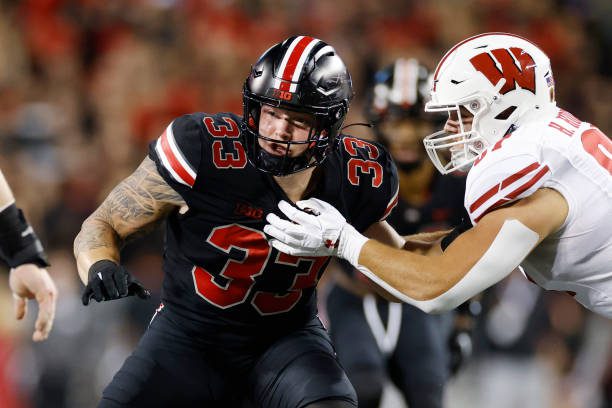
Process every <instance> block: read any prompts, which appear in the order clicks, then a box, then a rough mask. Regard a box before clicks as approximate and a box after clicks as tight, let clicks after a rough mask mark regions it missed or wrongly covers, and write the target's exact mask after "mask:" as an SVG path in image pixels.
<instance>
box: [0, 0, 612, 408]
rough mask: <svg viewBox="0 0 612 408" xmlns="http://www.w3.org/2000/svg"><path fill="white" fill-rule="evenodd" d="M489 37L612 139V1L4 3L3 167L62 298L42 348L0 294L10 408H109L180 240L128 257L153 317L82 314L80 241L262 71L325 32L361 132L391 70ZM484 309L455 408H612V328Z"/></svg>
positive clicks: (510, 298) (529, 297)
mask: <svg viewBox="0 0 612 408" xmlns="http://www.w3.org/2000/svg"><path fill="white" fill-rule="evenodd" d="M485 31H507V32H512V33H515V34H520V35H523V36H526V37H527V38H529V39H531V40H532V41H534V42H535V43H537V44H538V45H540V46H541V48H543V50H544V51H545V52H547V53H548V55H549V56H550V58H551V60H552V64H553V70H554V73H555V79H556V83H557V100H558V102H559V105H561V106H562V107H564V108H565V109H567V110H569V111H570V112H572V113H574V114H575V115H576V116H577V117H579V118H581V119H582V120H585V121H589V122H592V123H594V124H596V125H597V126H598V127H599V128H600V129H601V130H602V131H603V132H604V133H606V134H608V135H612V120H611V117H612V81H611V78H610V76H611V73H612V60H611V55H612V53H611V52H610V50H611V49H612V3H611V2H610V1H609V0H538V1H532V0H516V1H511V0H499V1H485V0H467V1H459V0H443V1H442V0H440V1H425V0H423V1H419V0H413V1H410V0H334V1H324V0H293V1H288V0H285V1H282V0H0V146H1V147H0V168H1V169H2V171H3V172H4V173H5V175H6V177H7V179H8V180H9V183H10V184H11V186H12V188H13V190H14V193H15V196H16V197H17V202H18V204H19V206H20V207H22V208H23V209H24V210H25V213H26V215H27V216H28V218H29V220H30V222H31V223H32V224H33V225H34V227H35V229H36V230H37V232H38V234H39V235H40V236H41V238H42V241H43V243H44V244H45V246H46V248H47V250H48V252H49V255H50V260H51V263H52V267H51V268H50V273H51V274H52V275H53V277H54V278H55V280H56V282H57V285H58V289H59V293H60V297H59V302H58V310H57V316H56V323H55V327H54V331H53V332H52V334H51V336H50V339H49V340H48V341H46V342H44V343H42V344H33V343H32V342H31V340H30V337H31V331H32V325H33V322H32V320H30V321H29V322H27V323H23V322H16V321H14V318H13V315H12V304H11V297H10V293H9V292H8V288H7V281H8V279H0V310H2V311H3V312H2V314H0V407H4V408H28V407H75V408H76V407H78V408H82V407H92V406H94V405H95V401H96V398H97V396H98V395H99V394H100V392H101V389H102V388H103V387H104V386H105V385H106V384H107V383H108V381H109V380H110V378H111V376H112V374H113V373H114V372H115V371H116V370H117V369H118V367H119V366H120V364H121V363H122V362H123V360H124V358H125V357H126V356H127V354H128V353H129V352H130V351H131V349H132V348H133V346H134V344H135V342H136V341H137V339H138V338H139V336H140V335H141V333H142V332H143V330H144V329H145V327H146V325H147V323H148V321H149V319H150V318H151V315H152V313H153V311H154V309H155V307H156V305H157V303H158V302H159V288H160V283H161V280H162V273H161V246H162V234H161V233H160V232H159V231H158V232H156V233H154V234H153V235H151V236H149V237H146V238H145V239H141V240H139V241H136V242H134V243H132V244H129V245H128V246H127V247H126V248H125V250H124V253H123V261H124V263H125V264H126V265H127V267H128V268H129V269H130V270H131V271H132V272H133V273H135V274H136V275H137V276H138V278H139V279H140V280H141V281H143V282H144V284H145V286H147V287H149V288H151V289H152V290H153V292H154V293H155V296H154V297H153V299H151V300H150V301H147V302H145V301H139V300H134V299H126V300H121V301H115V302H109V303H104V304H93V305H90V306H88V307H84V306H82V305H81V301H80V293H81V290H82V285H81V283H80V281H79V280H78V278H77V272H76V269H75V264H74V260H73V257H72V242H73V239H74V237H75V235H76V234H77V232H78V230H79V228H80V224H81V222H82V221H83V220H84V219H85V217H87V216H88V215H89V214H90V213H91V212H92V211H93V210H94V209H95V208H96V206H97V205H98V204H99V202H100V201H101V200H102V199H103V198H104V197H105V195H106V194H107V193H108V191H109V189H110V188H111V187H112V186H113V185H114V184H116V183H117V182H118V181H119V180H120V179H121V178H123V177H125V176H126V175H128V174H129V173H130V172H131V171H132V170H133V169H134V168H135V167H136V166H137V165H138V163H139V162H140V161H141V160H142V159H143V158H144V156H145V155H146V153H147V144H148V142H149V141H151V140H153V139H154V138H156V137H157V136H158V135H159V134H161V132H162V131H163V129H164V128H165V126H166V125H167V124H168V123H169V122H170V121H171V120H172V119H173V118H174V117H176V116H178V115H180V114H183V113H188V112H192V111H205V112H217V111H233V112H236V113H241V112H242V110H241V109H242V99H241V87H242V82H243V80H244V78H245V77H246V75H247V74H248V72H249V68H250V65H251V64H252V63H253V62H254V61H255V59H256V58H257V57H258V56H259V55H260V54H261V53H262V52H263V51H265V50H266V49H267V48H268V47H270V46H271V45H272V44H274V43H276V42H278V41H280V40H281V39H283V38H285V37H287V36H290V35H294V34H309V35H313V36H316V37H319V38H321V39H323V40H325V41H326V42H328V43H330V44H332V45H333V46H334V47H335V48H336V49H337V50H338V52H339V53H340V55H341V56H342V57H343V59H344V60H345V62H346V64H347V66H348V67H349V70H350V71H351V73H352V75H353V80H354V89H355V92H356V97H355V100H354V104H353V107H352V108H351V111H350V113H349V118H348V120H347V123H352V122H360V121H363V120H364V119H363V115H362V105H363V96H364V94H365V90H366V88H367V87H368V85H369V83H370V81H371V76H372V73H373V72H374V71H375V70H376V69H377V68H380V67H381V66H383V65H385V64H388V63H389V62H391V61H392V60H393V59H395V58H397V57H417V58H418V59H419V60H421V61H422V62H424V63H425V64H426V65H429V66H430V68H435V64H436V62H437V60H439V58H440V57H441V56H442V54H443V52H445V51H446V50H447V49H448V48H449V47H450V46H452V45H453V44H454V43H456V42H458V41H460V40H462V39H464V38H466V37H468V36H470V35H473V34H476V33H480V32H485ZM350 132H351V133H353V134H354V135H356V136H362V137H370V136H371V135H369V133H368V132H369V129H368V128H365V127H353V128H351V130H350ZM483 305H484V310H485V312H484V313H483V314H482V318H481V321H480V322H479V324H478V327H477V331H476V347H475V352H476V353H475V357H474V359H473V360H472V361H471V363H470V364H469V365H468V366H467V367H465V368H464V370H463V371H462V372H461V373H460V374H459V375H458V376H457V377H455V378H453V379H452V380H451V382H450V384H449V387H448V392H447V398H446V400H447V405H448V406H449V407H491V406H496V407H500V406H504V407H505V406H507V407H521V408H526V407H563V408H584V407H586V408H588V407H594V408H600V407H610V406H612V402H611V401H612V359H611V358H610V357H609V354H610V351H611V344H612V342H611V340H610V339H611V337H612V335H611V327H610V322H609V321H606V320H603V319H599V318H597V317H595V316H593V315H592V314H590V313H588V312H586V311H585V310H584V309H582V308H581V307H580V306H579V305H578V304H577V303H576V302H574V301H573V299H572V298H571V297H569V296H567V295H565V294H554V293H552V294H544V293H543V292H542V291H541V290H540V289H538V288H537V287H536V286H534V285H531V284H530V283H528V282H527V281H526V280H524V279H523V278H522V277H515V276H511V277H510V278H509V279H507V280H506V281H504V282H502V283H500V284H499V285H497V286H496V287H494V288H492V289H490V290H489V291H488V292H487V294H486V295H485V297H484V299H483ZM35 311H36V310H35V308H31V310H30V316H29V317H30V318H32V317H33V316H34V314H35ZM389 401H390V400H389V399H388V400H387V403H386V404H387V406H398V405H397V404H399V402H397V401H395V400H393V401H394V402H389Z"/></svg>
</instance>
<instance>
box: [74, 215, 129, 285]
mask: <svg viewBox="0 0 612 408" xmlns="http://www.w3.org/2000/svg"><path fill="white" fill-rule="evenodd" d="M120 247H121V239H120V237H119V235H118V234H117V233H116V232H115V230H114V229H113V228H112V227H111V225H110V224H108V223H107V222H105V221H104V220H101V219H99V218H96V217H95V213H94V214H93V215H92V216H90V217H89V218H88V219H87V220H85V222H83V225H82V227H81V231H80V232H79V234H78V235H77V236H76V238H75V240H74V256H75V258H76V261H77V268H78V271H79V277H80V278H81V281H83V283H85V284H87V280H88V276H87V274H88V271H89V268H90V267H91V265H93V264H94V263H96V262H97V261H99V260H102V259H109V260H112V261H115V262H117V263H118V262H119V249H120Z"/></svg>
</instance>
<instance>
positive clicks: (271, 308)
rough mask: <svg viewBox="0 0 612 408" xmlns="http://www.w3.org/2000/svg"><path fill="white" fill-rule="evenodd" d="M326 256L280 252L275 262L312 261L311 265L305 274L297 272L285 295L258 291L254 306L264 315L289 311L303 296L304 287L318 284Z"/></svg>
mask: <svg viewBox="0 0 612 408" xmlns="http://www.w3.org/2000/svg"><path fill="white" fill-rule="evenodd" d="M326 261H327V258H326V257H301V258H300V257H296V256H292V255H287V254H285V253H282V252H279V253H278V257H277V258H276V261H275V263H277V264H284V265H291V266H298V265H299V264H300V263H301V262H310V267H309V268H308V270H307V271H306V272H305V273H303V274H297V275H296V276H295V278H294V279H293V284H292V285H291V287H290V288H289V291H288V293H286V294H285V295H277V294H275V293H270V292H257V293H256V294H255V296H254V297H253V306H254V307H255V309H257V311H258V312H259V313H260V314H262V315H270V314H277V313H284V312H288V311H289V310H291V309H292V308H293V306H295V305H296V304H297V302H298V301H299V300H300V299H301V298H302V289H305V288H310V287H313V286H315V285H316V283H317V279H318V277H319V271H320V270H321V268H322V267H323V265H325V262H326Z"/></svg>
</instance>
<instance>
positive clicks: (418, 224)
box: [387, 173, 468, 235]
mask: <svg viewBox="0 0 612 408" xmlns="http://www.w3.org/2000/svg"><path fill="white" fill-rule="evenodd" d="M464 194H465V177H461V176H455V175H447V176H442V175H440V174H438V173H435V174H434V176H433V179H432V181H431V183H430V190H429V198H428V199H427V201H426V202H425V203H424V204H423V205H420V206H415V205H413V204H411V203H409V202H407V201H405V200H402V198H401V197H400V198H399V200H398V204H397V207H395V209H394V210H393V212H392V213H391V214H390V215H389V218H388V219H387V222H389V224H391V225H392V226H393V228H395V230H396V231H397V232H398V233H399V234H400V235H411V234H416V233H418V232H427V231H438V230H444V229H448V228H452V227H455V226H457V225H459V224H460V223H461V219H462V218H464V219H468V215H467V212H466V211H465V208H464V206H463V196H464Z"/></svg>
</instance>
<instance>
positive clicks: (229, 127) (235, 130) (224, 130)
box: [204, 116, 240, 138]
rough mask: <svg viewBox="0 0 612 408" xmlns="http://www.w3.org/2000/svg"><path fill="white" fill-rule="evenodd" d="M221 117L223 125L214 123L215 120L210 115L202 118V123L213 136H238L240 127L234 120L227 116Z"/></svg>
mask: <svg viewBox="0 0 612 408" xmlns="http://www.w3.org/2000/svg"><path fill="white" fill-rule="evenodd" d="M221 119H222V120H223V121H224V122H225V123H226V124H225V125H216V124H215V120H214V119H213V118H211V117H210V116H207V117H205V118H204V125H206V130H208V133H210V134H211V135H212V136H213V137H232V138H233V137H238V136H240V128H239V127H238V124H237V123H236V121H235V120H234V119H232V118H229V117H227V116H222V117H221Z"/></svg>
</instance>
